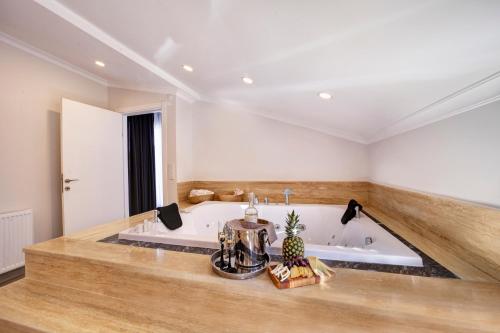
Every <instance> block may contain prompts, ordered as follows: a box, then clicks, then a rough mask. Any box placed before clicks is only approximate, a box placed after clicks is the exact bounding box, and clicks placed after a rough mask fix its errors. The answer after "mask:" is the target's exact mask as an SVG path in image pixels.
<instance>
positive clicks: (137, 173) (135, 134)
mask: <svg viewBox="0 0 500 333" xmlns="http://www.w3.org/2000/svg"><path fill="white" fill-rule="evenodd" d="M127 130H128V131H127V136H128V138H127V139H128V186H129V188H128V192H129V214H130V215H135V214H139V213H143V212H146V211H148V210H151V209H154V208H156V185H155V149H154V114H153V113H148V114H144V115H139V116H130V117H127Z"/></svg>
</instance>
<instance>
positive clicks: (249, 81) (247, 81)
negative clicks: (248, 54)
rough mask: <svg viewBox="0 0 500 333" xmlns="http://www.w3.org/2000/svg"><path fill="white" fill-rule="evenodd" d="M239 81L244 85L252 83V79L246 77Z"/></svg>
mask: <svg viewBox="0 0 500 333" xmlns="http://www.w3.org/2000/svg"><path fill="white" fill-rule="evenodd" d="M241 80H243V82H245V83H246V84H252V83H253V80H252V78H250V77H248V76H243V77H242V78H241Z"/></svg>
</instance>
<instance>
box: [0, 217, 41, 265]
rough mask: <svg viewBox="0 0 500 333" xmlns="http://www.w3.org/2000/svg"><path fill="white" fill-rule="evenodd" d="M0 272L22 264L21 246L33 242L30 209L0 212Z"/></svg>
mask: <svg viewBox="0 0 500 333" xmlns="http://www.w3.org/2000/svg"><path fill="white" fill-rule="evenodd" d="M0 241H1V243H0V274H1V273H5V272H8V271H11V270H13V269H16V268H18V267H22V266H24V253H23V248H25V247H26V246H29V245H32V244H33V241H34V240H33V211H32V210H31V209H27V210H23V211H17V212H12V213H5V214H0Z"/></svg>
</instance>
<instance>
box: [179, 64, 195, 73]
mask: <svg viewBox="0 0 500 333" xmlns="http://www.w3.org/2000/svg"><path fill="white" fill-rule="evenodd" d="M182 68H184V70H185V71H186V72H192V71H194V69H193V67H191V66H189V65H183V66H182Z"/></svg>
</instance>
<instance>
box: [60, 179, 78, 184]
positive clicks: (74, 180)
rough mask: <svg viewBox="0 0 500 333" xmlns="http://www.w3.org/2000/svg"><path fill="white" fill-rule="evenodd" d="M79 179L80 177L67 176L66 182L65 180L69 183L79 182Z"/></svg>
mask: <svg viewBox="0 0 500 333" xmlns="http://www.w3.org/2000/svg"><path fill="white" fill-rule="evenodd" d="M79 180H80V179H78V178H73V179H71V178H66V179H65V180H64V182H65V183H66V184H69V183H71V182H77V181H79Z"/></svg>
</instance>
